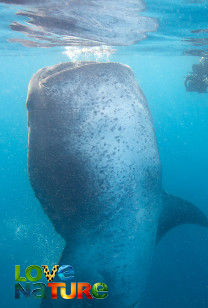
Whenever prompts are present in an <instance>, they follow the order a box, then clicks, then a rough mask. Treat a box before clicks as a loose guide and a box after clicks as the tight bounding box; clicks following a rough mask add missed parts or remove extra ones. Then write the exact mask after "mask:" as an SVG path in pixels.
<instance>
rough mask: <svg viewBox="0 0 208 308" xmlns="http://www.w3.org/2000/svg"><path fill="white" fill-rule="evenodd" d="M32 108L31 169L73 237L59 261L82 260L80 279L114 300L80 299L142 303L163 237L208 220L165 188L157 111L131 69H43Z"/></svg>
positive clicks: (33, 85)
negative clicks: (103, 289)
mask: <svg viewBox="0 0 208 308" xmlns="http://www.w3.org/2000/svg"><path fill="white" fill-rule="evenodd" d="M27 109H28V132H29V144H28V170H29V177H30V181H31V184H32V187H33V189H34V191H35V194H36V197H37V198H38V199H39V201H40V203H41V205H42V207H43V209H44V211H45V213H46V214H47V215H48V216H49V218H50V219H51V221H52V222H53V225H54V227H55V229H56V231H57V232H58V233H60V234H61V235H62V236H63V238H64V239H65V241H66V248H65V250H64V252H63V255H62V257H61V260H60V264H71V265H72V266H73V267H74V268H75V275H76V281H86V282H89V283H92V284H94V283H95V282H99V281H100V282H105V283H106V284H107V285H108V287H109V296H108V298H107V299H105V300H103V301H99V303H98V302H97V300H93V301H89V300H88V301H87V302H85V301H81V302H80V301H78V300H77V301H73V305H74V306H75V307H76V306H82V305H84V307H87V306H88V304H89V305H90V306H94V305H95V306H97V305H98V304H99V305H100V306H101V307H136V305H138V304H139V303H140V298H141V295H142V292H144V287H145V280H146V276H147V273H148V269H149V266H150V264H151V258H152V254H153V251H154V246H155V244H156V242H157V241H159V239H160V238H161V236H163V235H164V234H165V233H166V232H167V231H168V230H169V229H171V228H173V227H175V226H176V225H179V224H182V223H194V224H199V225H202V226H208V220H207V218H206V217H205V216H204V214H203V213H202V212H201V211H200V210H199V209H197V208H196V207H195V206H194V205H192V204H190V203H189V202H187V201H184V200H181V199H180V198H177V197H174V196H171V195H168V194H167V193H165V192H163V191H162V187H161V166H160V160H159V155H158V149H157V143H156V138H155V133H154V127H153V124H152V119H151V115H150V112H149V109H148V105H147V102H146V100H145V97H144V95H143V93H142V91H141V89H140V88H139V86H138V84H137V81H136V79H135V77H134V75H133V73H132V71H131V69H130V68H129V67H127V66H124V65H121V64H117V63H93V62H82V63H76V64H74V63H63V64H59V65H56V66H53V67H48V68H43V69H41V70H40V71H39V72H37V73H36V74H35V75H34V76H33V78H32V80H31V82H30V85H29V92H28V99H27ZM52 302H53V301H52ZM44 303H45V304H44ZM44 303H43V304H42V306H43V307H45V306H44V305H46V307H48V301H45V302H44ZM55 304H56V307H59V305H60V306H65V305H66V306H68V305H69V302H68V301H64V300H62V301H61V302H60V303H59V301H55ZM70 304H72V303H70ZM51 305H52V303H51ZM73 305H72V306H73Z"/></svg>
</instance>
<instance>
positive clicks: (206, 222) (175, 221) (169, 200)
mask: <svg viewBox="0 0 208 308" xmlns="http://www.w3.org/2000/svg"><path fill="white" fill-rule="evenodd" d="M162 198H163V209H162V212H161V214H160V218H159V224H158V230H157V243H158V242H159V241H160V239H161V238H162V237H163V235H165V234H166V233H167V232H168V231H169V230H170V229H172V228H174V227H176V226H178V225H181V224H197V225H200V226H204V227H208V218H207V217H206V216H205V215H204V213H203V212H202V211H201V210H200V209H198V208H197V207H196V206H195V205H193V204H192V203H190V202H188V201H185V200H183V199H181V198H178V197H175V196H172V195H169V194H167V193H166V192H163V194H162Z"/></svg>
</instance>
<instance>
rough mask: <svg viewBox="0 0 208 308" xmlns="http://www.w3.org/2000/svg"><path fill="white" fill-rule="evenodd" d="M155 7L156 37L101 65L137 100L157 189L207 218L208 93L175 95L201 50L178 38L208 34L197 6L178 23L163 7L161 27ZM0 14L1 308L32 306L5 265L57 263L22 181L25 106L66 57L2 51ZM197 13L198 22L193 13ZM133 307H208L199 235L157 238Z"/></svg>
mask: <svg viewBox="0 0 208 308" xmlns="http://www.w3.org/2000/svg"><path fill="white" fill-rule="evenodd" d="M157 3H158V5H157V8H156V9H154V7H155V5H154V4H153V3H152V2H151V1H148V5H149V13H150V15H151V16H155V15H159V13H160V16H157V17H158V18H160V19H161V20H162V26H161V28H159V30H158V31H159V32H155V33H154V34H151V35H150V38H149V40H148V39H147V40H146V41H143V42H140V43H139V44H138V45H136V46H130V47H125V48H124V47H119V48H117V52H116V53H115V54H113V55H111V56H110V60H111V61H116V62H121V63H124V64H128V65H129V66H130V67H131V68H132V69H133V71H134V73H135V75H136V78H137V80H138V82H139V84H140V86H141V88H142V89H143V91H144V93H145V96H146V98H147V101H148V104H149V108H150V111H151V113H152V117H153V122H154V127H155V131H156V136H157V141H158V147H159V153H160V158H161V163H162V172H163V187H164V189H165V190H166V191H167V192H168V193H171V194H174V195H177V196H180V197H182V198H184V199H186V200H188V201H190V202H192V203H194V204H195V205H197V206H198V207H199V208H200V209H202V210H203V211H204V213H206V214H207V215H208V184H207V183H208V159H207V157H208V142H207V141H208V99H207V98H208V94H207V93H205V94H199V93H188V92H186V90H185V87H184V77H185V75H186V74H187V73H188V72H189V71H191V67H192V64H194V63H199V59H200V57H199V56H190V55H188V52H185V51H188V50H190V49H191V50H192V51H196V50H198V49H200V50H202V49H203V53H204V52H206V47H207V46H206V44H205V45H203V46H200V48H199V46H196V48H195V47H194V46H193V45H192V46H190V48H189V46H186V45H185V46H184V42H181V40H180V39H181V37H182V36H183V35H185V34H182V33H181V32H180V27H181V26H182V25H183V26H184V23H185V26H184V28H183V29H185V30H186V31H188V30H190V29H196V28H198V29H199V28H201V29H202V28H203V29H204V28H205V27H207V24H206V22H207V16H208V15H206V14H205V13H207V9H206V1H201V2H197V3H196V6H197V7H195V8H193V7H192V10H193V12H192V19H191V20H190V19H189V18H188V16H187V15H186V14H188V13H187V12H189V13H190V10H188V9H187V7H186V4H185V3H184V2H183V5H182V4H181V5H180V10H181V11H180V12H183V14H182V15H180V16H182V17H181V18H179V19H178V18H177V14H176V6H177V5H176V4H177V3H174V2H173V3H172V2H171V3H172V7H171V9H172V10H173V14H175V15H173V16H171V18H169V19H168V18H167V19H166V17H167V15H168V14H167V15H165V13H164V11H160V12H158V9H159V3H160V1H159V2H157ZM174 5H175V6H174ZM187 5H188V4H187ZM0 8H2V11H1V13H0V16H2V15H3V17H4V18H2V19H1V20H0V41H1V50H0V80H1V83H0V162H1V163H0V202H1V212H0V216H1V217H0V219H1V226H0V234H1V241H0V249H1V254H0V264H1V273H2V275H1V297H0V305H1V307H5V308H8V307H29V306H30V307H38V305H39V302H38V300H32V299H21V300H15V299H14V265H15V264H21V266H22V268H23V269H24V268H25V267H26V266H28V265H29V264H48V265H53V264H56V262H57V256H59V255H60V254H61V252H62V249H63V247H64V241H63V239H61V237H60V236H59V235H58V234H56V233H55V231H54V229H53V227H52V224H51V222H50V221H49V219H48V218H47V217H46V216H45V214H44V213H43V210H42V208H41V206H40V204H39V202H38V201H37V199H36V198H35V196H34V193H33V191H32V188H31V186H30V183H29V180H28V175H27V113H26V105H25V102H26V96H27V87H28V84H29V81H30V79H31V77H32V75H33V74H34V73H35V72H36V71H37V70H38V69H40V68H42V67H44V66H49V65H54V64H57V63H60V62H62V61H63V62H66V61H68V60H69V58H68V57H67V55H66V54H64V53H63V51H64V47H62V48H54V49H53V50H51V49H37V48H27V47H22V46H21V45H18V44H11V43H8V42H7V40H6V39H7V38H8V37H9V36H14V33H12V31H10V30H8V24H9V23H10V22H12V20H13V16H14V12H15V10H16V9H14V8H12V9H11V8H10V9H9V8H8V7H7V6H5V5H3V4H2V5H1V4H0ZM194 9H195V11H194ZM199 9H200V12H202V13H204V14H199ZM167 11H168V9H167V10H166V13H167ZM169 11H170V8H169ZM2 12H3V13H2ZM169 13H170V12H169ZM162 14H164V16H163V15H162ZM199 15H200V18H201V19H200V18H199ZM162 17H164V19H163V18H162ZM174 17H175V18H174ZM186 17H187V18H186ZM186 19H187V20H189V28H186V27H187V24H186V21H187V20H186ZM171 20H172V24H171ZM173 20H174V22H173ZM178 20H179V21H178ZM165 21H166V22H165ZM173 24H174V27H173ZM171 27H172V28H171ZM207 28H208V27H207ZM167 29H168V31H166V30H167ZM185 30H184V31H183V33H185V32H186V31H185ZM158 33H159V34H158ZM161 33H163V34H164V35H168V40H167V41H165V44H168V42H170V41H172V47H171V48H165V47H164V41H163V40H162V39H161ZM177 34H178V36H177ZM157 35H158V36H159V35H160V39H157ZM171 36H172V38H171ZM176 36H177V39H176V40H174V42H173V37H174V38H176ZM180 42H181V45H180ZM151 44H152V46H153V48H152V51H151V50H150V48H151ZM160 44H161V49H160ZM146 49H147V52H145V50H146ZM140 50H141V52H140ZM192 54H193V52H192ZM135 292H139V290H135ZM141 307H142V308H176V307H177V308H205V307H208V229H205V228H202V227H199V226H193V225H183V226H179V227H177V228H175V229H173V230H171V231H170V232H169V233H168V234H167V235H165V237H164V238H163V239H162V240H161V242H160V243H159V245H158V246H157V247H156V249H155V255H154V259H153V263H152V267H151V273H150V274H149V277H148V283H147V290H146V293H145V294H144V295H143V303H142V305H141Z"/></svg>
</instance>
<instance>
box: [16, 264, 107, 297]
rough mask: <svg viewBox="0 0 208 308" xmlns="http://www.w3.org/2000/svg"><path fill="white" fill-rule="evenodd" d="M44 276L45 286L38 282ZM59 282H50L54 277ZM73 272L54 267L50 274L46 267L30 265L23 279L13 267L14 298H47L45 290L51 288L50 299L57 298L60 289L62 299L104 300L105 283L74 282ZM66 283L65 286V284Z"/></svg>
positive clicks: (69, 267) (64, 266) (61, 267)
mask: <svg viewBox="0 0 208 308" xmlns="http://www.w3.org/2000/svg"><path fill="white" fill-rule="evenodd" d="M43 274H45V277H46V279H47V281H48V283H47V284H45V283H43V282H41V281H40V280H41V279H42V277H43ZM56 275H57V276H58V278H59V279H60V280H61V282H52V281H53V280H54V278H55V276H56ZM74 280H75V272H74V269H73V267H72V266H71V265H62V266H59V265H54V266H53V268H52V271H51V273H50V271H49V269H48V266H47V265H42V266H41V267H40V266H38V265H30V266H28V267H27V268H26V270H25V277H21V269H20V265H15V298H16V299H19V298H20V294H22V295H24V296H25V297H35V298H40V299H45V298H46V297H47V295H46V294H47V292H46V290H47V288H51V298H52V299H57V298H58V289H59V288H60V297H61V298H63V299H74V298H77V299H83V297H86V298H87V299H104V298H106V297H107V296H108V286H107V285H106V284H105V283H102V282H97V283H95V284H94V285H93V286H91V285H90V284H89V283H88V282H74ZM66 282H67V284H66ZM68 283H70V290H71V292H70V294H67V292H66V287H67V288H68Z"/></svg>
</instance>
